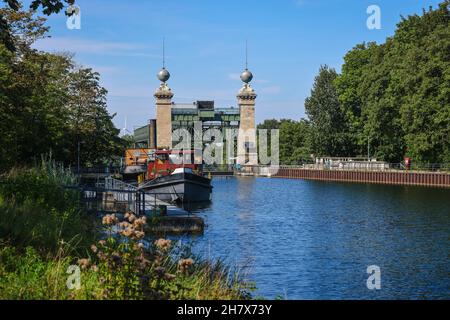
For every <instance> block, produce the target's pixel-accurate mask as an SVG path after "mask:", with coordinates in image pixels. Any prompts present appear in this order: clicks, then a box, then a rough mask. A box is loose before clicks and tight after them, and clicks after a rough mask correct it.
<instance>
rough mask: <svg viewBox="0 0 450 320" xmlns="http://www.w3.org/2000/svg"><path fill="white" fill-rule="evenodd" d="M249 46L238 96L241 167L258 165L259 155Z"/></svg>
mask: <svg viewBox="0 0 450 320" xmlns="http://www.w3.org/2000/svg"><path fill="white" fill-rule="evenodd" d="M247 52H248V50H247V44H246V48H245V70H244V71H243V72H242V74H241V80H242V82H243V86H242V88H241V89H240V90H239V92H238V94H237V99H238V105H239V110H240V125H239V133H238V147H237V158H238V163H239V164H241V165H257V164H258V153H257V146H256V128H255V100H256V97H257V95H256V93H255V90H254V89H253V88H252V87H251V85H250V82H251V81H252V79H253V74H252V73H251V72H250V70H248V59H247V56H248V54H247Z"/></svg>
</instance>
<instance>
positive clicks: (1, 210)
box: [0, 161, 95, 252]
mask: <svg viewBox="0 0 450 320" xmlns="http://www.w3.org/2000/svg"><path fill="white" fill-rule="evenodd" d="M73 183H74V178H73V176H72V175H71V174H70V173H69V172H67V171H66V170H64V169H63V168H61V167H58V166H57V165H56V164H55V163H53V162H48V161H43V162H42V163H41V165H40V166H38V167H35V168H30V169H13V170H11V171H10V172H8V173H7V174H4V175H3V176H1V178H0V239H3V240H5V241H7V242H8V243H9V244H11V245H14V246H18V247H22V248H23V247H27V246H32V247H34V248H36V249H37V250H38V251H43V252H48V251H50V252H55V251H56V250H57V249H58V248H59V247H60V244H61V243H70V244H72V247H73V248H82V247H83V246H84V247H87V245H88V244H89V243H91V242H92V241H93V238H94V236H95V235H94V227H93V219H92V218H89V217H88V216H87V215H86V214H85V212H84V211H83V210H81V208H80V207H79V201H78V200H79V197H80V195H79V193H78V192H77V191H74V190H68V189H65V188H64V187H63V186H64V185H68V184H73Z"/></svg>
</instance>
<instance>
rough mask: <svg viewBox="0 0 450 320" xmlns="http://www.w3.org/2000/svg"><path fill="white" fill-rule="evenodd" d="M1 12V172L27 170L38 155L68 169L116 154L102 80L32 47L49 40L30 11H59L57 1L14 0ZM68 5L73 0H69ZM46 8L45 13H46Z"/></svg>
mask: <svg viewBox="0 0 450 320" xmlns="http://www.w3.org/2000/svg"><path fill="white" fill-rule="evenodd" d="M4 2H6V6H4V7H3V8H0V24H1V25H2V27H1V29H0V31H1V36H0V123H1V126H0V171H4V170H7V169H9V168H11V167H13V166H23V165H32V164H33V162H35V161H36V160H38V159H36V158H40V157H41V155H46V154H52V157H53V158H54V159H55V160H56V161H59V162H62V163H64V164H65V165H72V166H75V165H77V163H78V159H79V160H80V164H81V165H98V164H104V163H105V162H108V161H110V159H112V158H113V157H114V156H117V157H118V156H120V155H121V153H122V150H123V148H124V145H125V142H124V141H123V140H122V139H120V138H119V136H118V135H119V130H118V129H117V128H115V126H114V124H113V122H112V119H113V117H114V115H110V114H109V113H108V111H107V102H106V95H107V90H106V89H105V88H103V87H102V86H101V85H100V75H99V74H98V73H97V72H95V71H94V70H92V69H90V68H84V67H82V66H79V65H77V63H76V62H75V61H74V59H73V56H72V55H71V54H68V53H61V54H52V53H47V52H42V51H39V50H36V49H34V48H33V47H32V45H33V43H35V42H36V41H37V40H38V39H41V38H44V37H46V36H47V35H48V31H49V28H48V27H46V26H45V19H44V18H41V17H37V16H36V11H35V10H34V9H35V8H37V7H38V6H39V5H42V8H43V9H44V13H48V14H50V13H53V12H58V11H59V10H60V9H61V8H60V6H58V3H59V4H61V3H62V1H42V2H40V1H34V2H33V3H32V6H33V5H34V7H33V8H31V9H26V10H25V9H23V6H22V5H21V4H20V3H19V2H17V1H14V0H4ZM66 2H68V3H70V2H71V1H66ZM46 10H47V11H46Z"/></svg>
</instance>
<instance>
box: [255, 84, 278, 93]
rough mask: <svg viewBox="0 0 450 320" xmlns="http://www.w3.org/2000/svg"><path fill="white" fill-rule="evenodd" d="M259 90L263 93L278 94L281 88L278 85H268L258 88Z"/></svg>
mask: <svg viewBox="0 0 450 320" xmlns="http://www.w3.org/2000/svg"><path fill="white" fill-rule="evenodd" d="M259 92H261V93H264V94H278V93H280V92H281V88H280V87H279V86H270V87H265V88H261V89H259Z"/></svg>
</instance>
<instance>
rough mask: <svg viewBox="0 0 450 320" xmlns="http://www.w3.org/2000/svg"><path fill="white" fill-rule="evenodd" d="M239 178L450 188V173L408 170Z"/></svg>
mask: <svg viewBox="0 0 450 320" xmlns="http://www.w3.org/2000/svg"><path fill="white" fill-rule="evenodd" d="M237 174H238V175H243V176H262V177H272V178H286V179H305V180H319V181H335V182H339V181H342V182H355V183H372V184H390V185H404V186H427V187H442V188H450V173H449V172H427V171H408V170H379V171H377V170H326V169H307V168H302V167H294V166H279V167H265V166H249V167H246V168H245V169H244V170H242V171H241V172H238V173H237Z"/></svg>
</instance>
